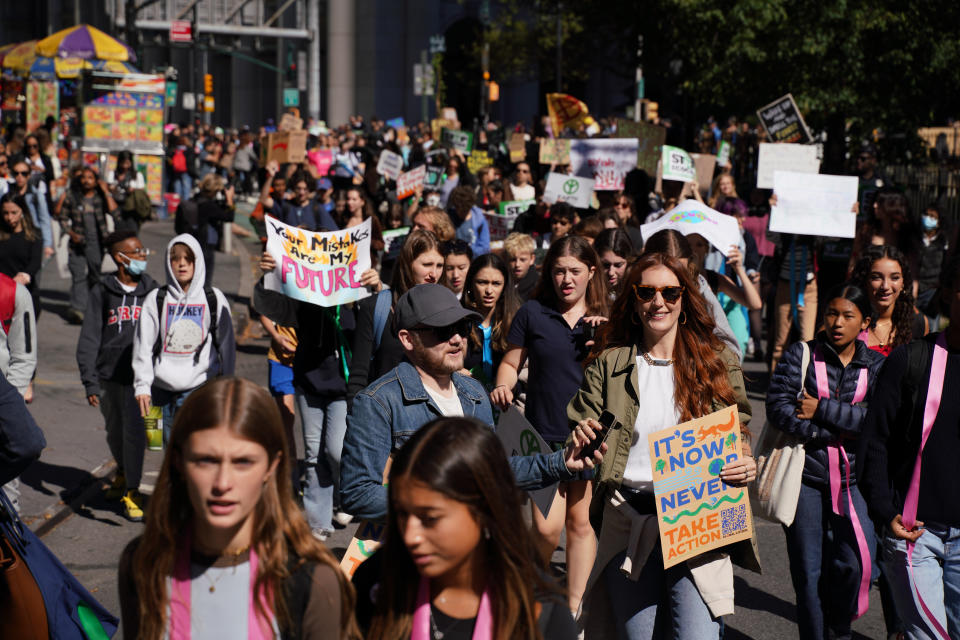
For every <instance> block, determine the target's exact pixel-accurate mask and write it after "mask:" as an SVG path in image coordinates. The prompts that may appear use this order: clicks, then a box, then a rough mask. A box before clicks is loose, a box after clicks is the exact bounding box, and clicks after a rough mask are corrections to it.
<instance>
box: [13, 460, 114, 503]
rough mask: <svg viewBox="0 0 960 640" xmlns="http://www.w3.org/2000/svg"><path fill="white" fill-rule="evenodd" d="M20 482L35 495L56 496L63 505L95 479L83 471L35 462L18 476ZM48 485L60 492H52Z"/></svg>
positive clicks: (39, 461) (40, 461)
mask: <svg viewBox="0 0 960 640" xmlns="http://www.w3.org/2000/svg"><path fill="white" fill-rule="evenodd" d="M20 481H21V482H22V483H23V484H25V485H27V486H28V487H30V488H31V489H33V490H34V491H36V492H37V493H41V494H44V495H48V496H53V495H56V496H58V497H59V498H60V499H61V500H62V501H63V502H64V503H69V502H70V501H71V500H73V499H74V498H76V497H77V496H78V495H80V493H81V492H82V491H83V490H84V489H85V488H86V487H87V486H88V485H89V484H90V483H91V482H95V481H96V478H95V477H94V476H93V474H91V473H90V472H89V471H84V470H83V469H77V468H76V467H67V466H63V465H57V464H50V463H48V462H44V461H43V460H37V461H36V462H34V463H33V464H32V465H30V466H29V467H27V470H26V471H24V472H23V475H21V476H20ZM50 485H56V486H58V487H61V490H60V491H59V492H55V491H52V490H50V489H49V488H48V487H49V486H50Z"/></svg>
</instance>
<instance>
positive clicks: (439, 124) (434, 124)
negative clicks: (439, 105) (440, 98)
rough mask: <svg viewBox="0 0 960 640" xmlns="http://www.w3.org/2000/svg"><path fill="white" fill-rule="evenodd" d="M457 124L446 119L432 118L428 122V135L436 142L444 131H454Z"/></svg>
mask: <svg viewBox="0 0 960 640" xmlns="http://www.w3.org/2000/svg"><path fill="white" fill-rule="evenodd" d="M456 128H457V123H456V121H455V120H448V119H446V118H434V119H433V120H431V121H430V134H431V135H432V136H433V139H434V140H436V141H439V140H440V135H441V133H442V132H443V130H444V129H456Z"/></svg>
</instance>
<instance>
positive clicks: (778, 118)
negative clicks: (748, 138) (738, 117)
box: [757, 93, 813, 144]
mask: <svg viewBox="0 0 960 640" xmlns="http://www.w3.org/2000/svg"><path fill="white" fill-rule="evenodd" d="M757 115H758V116H759V117H760V124H762V125H763V128H764V129H766V131H767V135H768V136H770V139H771V140H773V141H774V142H798V143H800V144H810V143H811V142H813V136H811V135H810V130H809V129H807V123H806V122H804V121H803V114H801V113H800V109H798V108H797V103H796V102H794V100H793V96H792V95H791V94H789V93H788V94H787V95H785V96H783V97H782V98H780V99H779V100H774V101H773V102H771V103H770V104H768V105H767V106H765V107H761V108H760V109H758V110H757Z"/></svg>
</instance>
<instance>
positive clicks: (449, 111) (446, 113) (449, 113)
mask: <svg viewBox="0 0 960 640" xmlns="http://www.w3.org/2000/svg"><path fill="white" fill-rule="evenodd" d="M440 117H441V118H443V119H445V120H449V121H451V122H459V121H460V118H459V116H457V110H456V109H455V108H454V107H444V108H443V109H441V110H440Z"/></svg>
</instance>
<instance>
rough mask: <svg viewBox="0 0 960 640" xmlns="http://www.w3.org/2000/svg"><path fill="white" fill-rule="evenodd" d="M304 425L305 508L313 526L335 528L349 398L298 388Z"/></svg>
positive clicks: (326, 528)
mask: <svg viewBox="0 0 960 640" xmlns="http://www.w3.org/2000/svg"><path fill="white" fill-rule="evenodd" d="M296 395H297V410H298V411H299V412H300V422H301V424H302V425H303V447H304V455H303V457H304V465H305V466H306V471H305V472H304V486H303V509H304V511H306V515H307V522H309V523H310V528H311V529H325V530H332V529H333V509H334V504H335V503H339V496H340V456H341V454H342V453H343V436H344V434H345V433H346V432H347V401H346V399H345V398H325V397H322V396H314V395H310V394H307V393H304V392H303V391H301V390H300V389H297V394H296Z"/></svg>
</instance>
